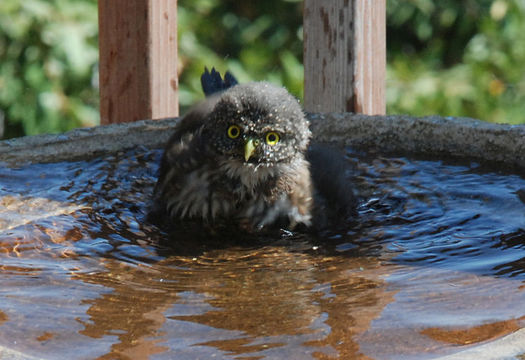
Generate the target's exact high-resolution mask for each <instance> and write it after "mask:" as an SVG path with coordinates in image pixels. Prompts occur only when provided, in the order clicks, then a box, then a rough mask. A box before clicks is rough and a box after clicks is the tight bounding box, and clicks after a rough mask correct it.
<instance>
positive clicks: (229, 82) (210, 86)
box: [201, 67, 239, 97]
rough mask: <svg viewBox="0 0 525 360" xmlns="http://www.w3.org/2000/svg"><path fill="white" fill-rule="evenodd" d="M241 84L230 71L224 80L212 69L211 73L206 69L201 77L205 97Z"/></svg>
mask: <svg viewBox="0 0 525 360" xmlns="http://www.w3.org/2000/svg"><path fill="white" fill-rule="evenodd" d="M238 83H239V82H238V81H237V79H236V78H235V76H233V75H232V74H231V73H230V72H229V71H226V73H225V74H224V79H223V78H222V77H221V73H220V72H218V71H217V70H215V68H214V67H212V68H211V72H210V71H209V70H208V68H207V67H205V68H204V72H203V73H202V75H201V85H202V90H203V91H204V95H206V97H208V96H210V95H213V94H215V93H218V92H221V91H223V90H226V89H228V88H231V87H233V86H235V85H237V84H238Z"/></svg>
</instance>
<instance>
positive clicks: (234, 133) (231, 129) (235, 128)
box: [228, 125, 241, 139]
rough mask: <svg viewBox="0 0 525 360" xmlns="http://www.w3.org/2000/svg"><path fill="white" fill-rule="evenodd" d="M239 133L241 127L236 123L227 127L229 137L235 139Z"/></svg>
mask: <svg viewBox="0 0 525 360" xmlns="http://www.w3.org/2000/svg"><path fill="white" fill-rule="evenodd" d="M239 135H241V128H240V127H238V126H237V125H230V127H229V128H228V137H229V138H230V139H237V138H238V137H239Z"/></svg>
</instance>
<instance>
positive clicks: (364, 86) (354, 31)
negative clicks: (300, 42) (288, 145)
mask: <svg viewBox="0 0 525 360" xmlns="http://www.w3.org/2000/svg"><path fill="white" fill-rule="evenodd" d="M304 72H305V74H304V106H305V109H306V110H307V111H310V112H359V113H364V114H370V115H372V114H384V113H385V111H386V102H385V76H386V0H330V1H326V0H305V2H304Z"/></svg>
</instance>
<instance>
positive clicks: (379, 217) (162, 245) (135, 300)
mask: <svg viewBox="0 0 525 360" xmlns="http://www.w3.org/2000/svg"><path fill="white" fill-rule="evenodd" d="M159 156H160V152H159V151H151V150H147V149H139V150H136V151H134V152H129V153H125V154H118V155H116V156H108V157H105V158H100V159H95V160H91V161H85V162H74V163H61V164H47V165H32V166H27V167H22V168H16V169H9V168H4V169H2V170H0V186H1V188H0V203H1V204H2V205H3V206H2V210H0V226H1V229H2V230H1V231H0V282H1V285H2V286H1V287H0V345H2V346H6V347H8V348H10V349H13V350H17V351H21V352H24V353H26V354H29V355H33V356H40V357H44V358H46V359H173V358H175V357H176V358H177V359H208V358H217V359H282V358H289V359H337V358H340V359H397V358H403V359H407V358H408V359H410V358H413V359H424V358H432V357H435V356H437V355H442V354H448V353H453V352H456V351H458V350H461V349H464V348H467V347H469V346H472V345H476V344H479V343H481V342H483V341H487V340H492V339H496V338H498V337H501V336H504V335H506V334H509V333H511V332H513V331H516V330H518V329H520V328H522V327H523V326H524V323H525V308H523V306H522V304H523V303H524V301H525V293H524V291H523V289H524V284H523V281H524V279H525V274H524V269H525V266H524V265H525V248H524V243H525V242H524V241H523V240H525V230H523V229H522V224H524V223H525V222H524V220H525V211H524V207H525V204H523V202H522V201H521V200H520V196H519V194H520V192H519V191H520V189H522V188H525V180H524V179H522V178H521V177H520V176H517V175H514V174H511V173H503V172H502V171H496V170H494V169H487V168H484V167H482V166H479V165H477V164H474V163H472V164H471V163H459V164H458V163H456V164H454V163H452V162H442V161H428V160H416V159H407V158H403V157H397V158H396V157H392V158H385V157H372V156H366V155H363V154H360V153H351V152H349V154H348V157H349V161H350V162H352V163H354V165H355V168H356V170H355V174H354V181H355V182H356V184H357V187H358V188H359V193H360V194H361V196H362V205H361V207H360V209H359V212H360V217H359V222H358V224H352V225H349V227H348V229H347V230H346V231H345V232H341V233H326V234H322V235H315V236H314V235H306V234H291V235H290V234H287V235H286V236H283V237H281V238H276V239H271V238H252V239H242V238H239V237H237V238H230V237H226V236H224V237H223V238H219V237H215V238H213V239H206V236H207V235H203V234H195V233H193V232H191V231H180V232H178V233H176V232H173V233H170V234H167V233H165V232H164V231H163V230H162V229H158V228H156V227H155V226H154V225H152V224H149V223H148V222H147V221H145V215H146V208H147V202H148V198H149V194H150V193H151V190H152V186H153V184H154V181H155V171H156V169H157V162H158V160H159Z"/></svg>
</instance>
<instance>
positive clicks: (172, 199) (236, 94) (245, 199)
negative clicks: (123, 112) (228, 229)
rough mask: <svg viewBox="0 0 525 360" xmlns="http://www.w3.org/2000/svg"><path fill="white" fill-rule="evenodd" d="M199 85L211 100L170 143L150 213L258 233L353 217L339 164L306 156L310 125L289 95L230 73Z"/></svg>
mask: <svg viewBox="0 0 525 360" xmlns="http://www.w3.org/2000/svg"><path fill="white" fill-rule="evenodd" d="M201 80H202V85H203V89H204V92H205V93H206V95H209V96H208V97H207V98H206V99H205V100H204V101H203V102H201V103H200V104H198V105H197V106H195V107H194V108H192V109H191V110H190V111H189V112H188V113H187V114H186V115H185V116H184V117H183V118H182V119H181V120H180V122H179V123H178V124H177V125H176V127H175V131H174V134H173V135H172V137H171V138H170V140H169V141H168V144H167V146H166V148H165V151H164V154H163V157H162V160H161V165H160V172H159V178H158V181H157V184H156V186H155V189H154V199H153V202H154V212H155V213H159V212H160V213H164V214H165V215H167V217H168V218H169V219H170V221H172V222H179V221H191V220H196V221H201V222H203V223H205V224H207V225H211V226H215V225H216V226H238V227H240V228H242V229H245V230H249V231H257V230H260V229H263V228H273V227H280V228H288V229H291V228H294V227H295V226H296V225H302V226H305V227H310V226H312V225H317V226H320V225H324V224H321V223H325V220H326V219H327V218H328V217H329V216H328V215H330V214H331V215H330V216H331V217H334V216H335V217H339V218H341V217H346V216H348V215H349V214H351V213H352V212H353V209H354V197H353V193H352V189H351V187H350V185H349V184H348V179H347V178H346V176H345V171H344V169H345V166H344V164H343V162H342V160H336V161H334V159H336V158H337V157H335V158H334V156H333V153H331V152H330V151H327V150H326V149H324V148H320V147H310V150H308V149H309V143H310V138H311V132H310V130H309V123H308V121H307V119H306V118H305V116H304V113H303V111H302V109H301V107H300V105H299V103H298V101H297V100H296V99H295V98H294V97H293V96H292V95H291V94H290V93H288V91H287V90H285V89H284V88H282V87H278V86H274V85H272V84H270V83H267V82H251V83H245V84H237V81H236V80H235V78H234V77H233V76H231V75H230V74H229V73H226V76H225V78H224V80H223V79H222V78H221V77H220V74H219V73H218V72H216V71H215V70H214V69H213V70H212V72H211V73H209V72H208V71H207V70H206V71H205V73H204V74H203V76H202V78H201ZM309 159H310V160H311V161H312V164H310V162H309ZM317 187H321V188H317ZM327 214H328V215H327Z"/></svg>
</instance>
